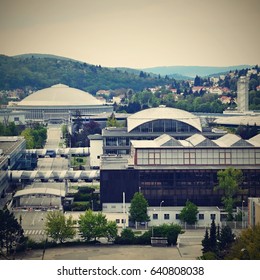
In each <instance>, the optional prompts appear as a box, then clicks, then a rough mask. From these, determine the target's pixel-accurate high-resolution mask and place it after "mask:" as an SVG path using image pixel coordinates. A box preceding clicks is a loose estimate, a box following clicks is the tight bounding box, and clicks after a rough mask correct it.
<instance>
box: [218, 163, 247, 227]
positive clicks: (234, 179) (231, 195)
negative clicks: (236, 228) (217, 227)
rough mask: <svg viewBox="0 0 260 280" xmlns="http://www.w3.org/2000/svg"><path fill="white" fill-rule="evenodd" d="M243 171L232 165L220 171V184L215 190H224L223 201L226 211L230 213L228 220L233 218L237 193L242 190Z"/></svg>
mask: <svg viewBox="0 0 260 280" xmlns="http://www.w3.org/2000/svg"><path fill="white" fill-rule="evenodd" d="M242 176H243V173H242V171H241V170H239V169H234V168H232V167H230V168H227V169H226V170H220V171H218V186H217V187H216V188H215V190H222V191H223V193H224V194H223V196H222V202H223V204H224V208H225V211H226V212H227V213H228V220H229V221H232V220H233V208H234V205H235V202H236V195H237V193H238V192H239V190H240V183H241V182H242V178H243V177H242Z"/></svg>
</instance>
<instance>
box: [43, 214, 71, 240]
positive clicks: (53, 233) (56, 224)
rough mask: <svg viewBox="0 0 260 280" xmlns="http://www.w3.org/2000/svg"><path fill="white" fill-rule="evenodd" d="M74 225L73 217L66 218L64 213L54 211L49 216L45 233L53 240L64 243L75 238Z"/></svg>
mask: <svg viewBox="0 0 260 280" xmlns="http://www.w3.org/2000/svg"><path fill="white" fill-rule="evenodd" d="M74 224H75V223H74V221H73V220H72V216H70V217H69V218H66V217H65V215H64V214H63V213H62V212H60V211H53V212H49V213H48V214H47V222H46V224H45V231H46V233H47V235H48V236H50V237H51V238H53V240H55V241H59V242H60V243H63V242H64V241H65V240H66V239H72V238H73V237H74V236H75V234H76V230H75V228H74Z"/></svg>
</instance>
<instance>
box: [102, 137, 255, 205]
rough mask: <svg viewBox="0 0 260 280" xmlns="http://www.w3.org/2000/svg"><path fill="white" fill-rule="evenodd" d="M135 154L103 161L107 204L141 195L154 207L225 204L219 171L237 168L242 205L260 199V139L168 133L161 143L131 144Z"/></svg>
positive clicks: (104, 192)
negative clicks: (137, 193)
mask: <svg viewBox="0 0 260 280" xmlns="http://www.w3.org/2000/svg"><path fill="white" fill-rule="evenodd" d="M131 144H132V148H131V156H130V158H129V159H127V158H125V157H122V156H116V155H114V156H104V157H102V161H101V167H100V169H101V170H100V181H101V183H100V193H101V203H102V204H103V205H106V207H108V205H109V204H111V205H113V204H114V203H121V202H122V193H125V198H126V203H130V201H131V199H132V197H133V195H134V193H135V192H138V191H141V192H142V194H143V195H144V197H145V198H146V199H147V200H148V203H149V205H150V206H152V207H158V206H159V205H160V203H161V201H164V206H169V207H172V206H184V205H185V203H186V201H187V200H190V201H192V202H193V203H195V204H196V205H197V206H199V207H207V206H212V207H214V206H221V205H222V201H221V198H222V196H223V193H222V192H221V191H220V190H218V191H216V190H215V186H217V185H218V176H217V174H218V171H220V170H223V169H226V168H229V167H233V168H235V169H240V170H241V171H242V173H243V183H242V185H241V188H242V191H241V192H240V193H239V194H238V196H237V199H238V201H242V200H245V201H247V198H248V197H259V196H260V141H259V135H258V136H256V137H253V138H251V139H250V140H243V139H241V138H240V137H239V136H237V135H233V134H226V135H224V136H222V137H220V138H219V139H216V140H211V139H208V138H206V137H205V136H203V135H201V134H195V135H192V136H190V137H188V138H186V139H185V140H177V139H175V138H173V137H171V136H170V135H162V136H160V137H158V138H156V139H155V140H139V141H138V140H135V141H131Z"/></svg>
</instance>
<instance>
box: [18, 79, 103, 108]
mask: <svg viewBox="0 0 260 280" xmlns="http://www.w3.org/2000/svg"><path fill="white" fill-rule="evenodd" d="M84 105H85V106H86V105H89V106H93V105H99V106H100V105H103V104H102V102H100V101H99V100H98V99H96V98H95V97H94V96H92V95H91V94H90V93H88V92H85V91H82V90H79V89H76V88H71V87H69V86H67V85H63V84H57V85H54V86H52V87H49V88H45V89H42V90H38V91H36V92H34V93H33V94H31V95H29V96H27V97H26V98H24V99H23V100H22V101H21V102H19V103H17V106H18V107H21V106H84Z"/></svg>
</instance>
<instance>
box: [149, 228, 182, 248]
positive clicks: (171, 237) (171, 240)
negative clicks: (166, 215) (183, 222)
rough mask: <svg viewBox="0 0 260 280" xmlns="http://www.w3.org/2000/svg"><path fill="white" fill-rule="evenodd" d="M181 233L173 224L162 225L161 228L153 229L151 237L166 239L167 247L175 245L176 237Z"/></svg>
mask: <svg viewBox="0 0 260 280" xmlns="http://www.w3.org/2000/svg"><path fill="white" fill-rule="evenodd" d="M180 233H181V227H180V226H179V225H174V224H170V225H168V224H163V225H161V226H156V227H153V236H155V237H167V240H168V245H169V246H171V245H176V244H177V238H178V235H179V234H180Z"/></svg>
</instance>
